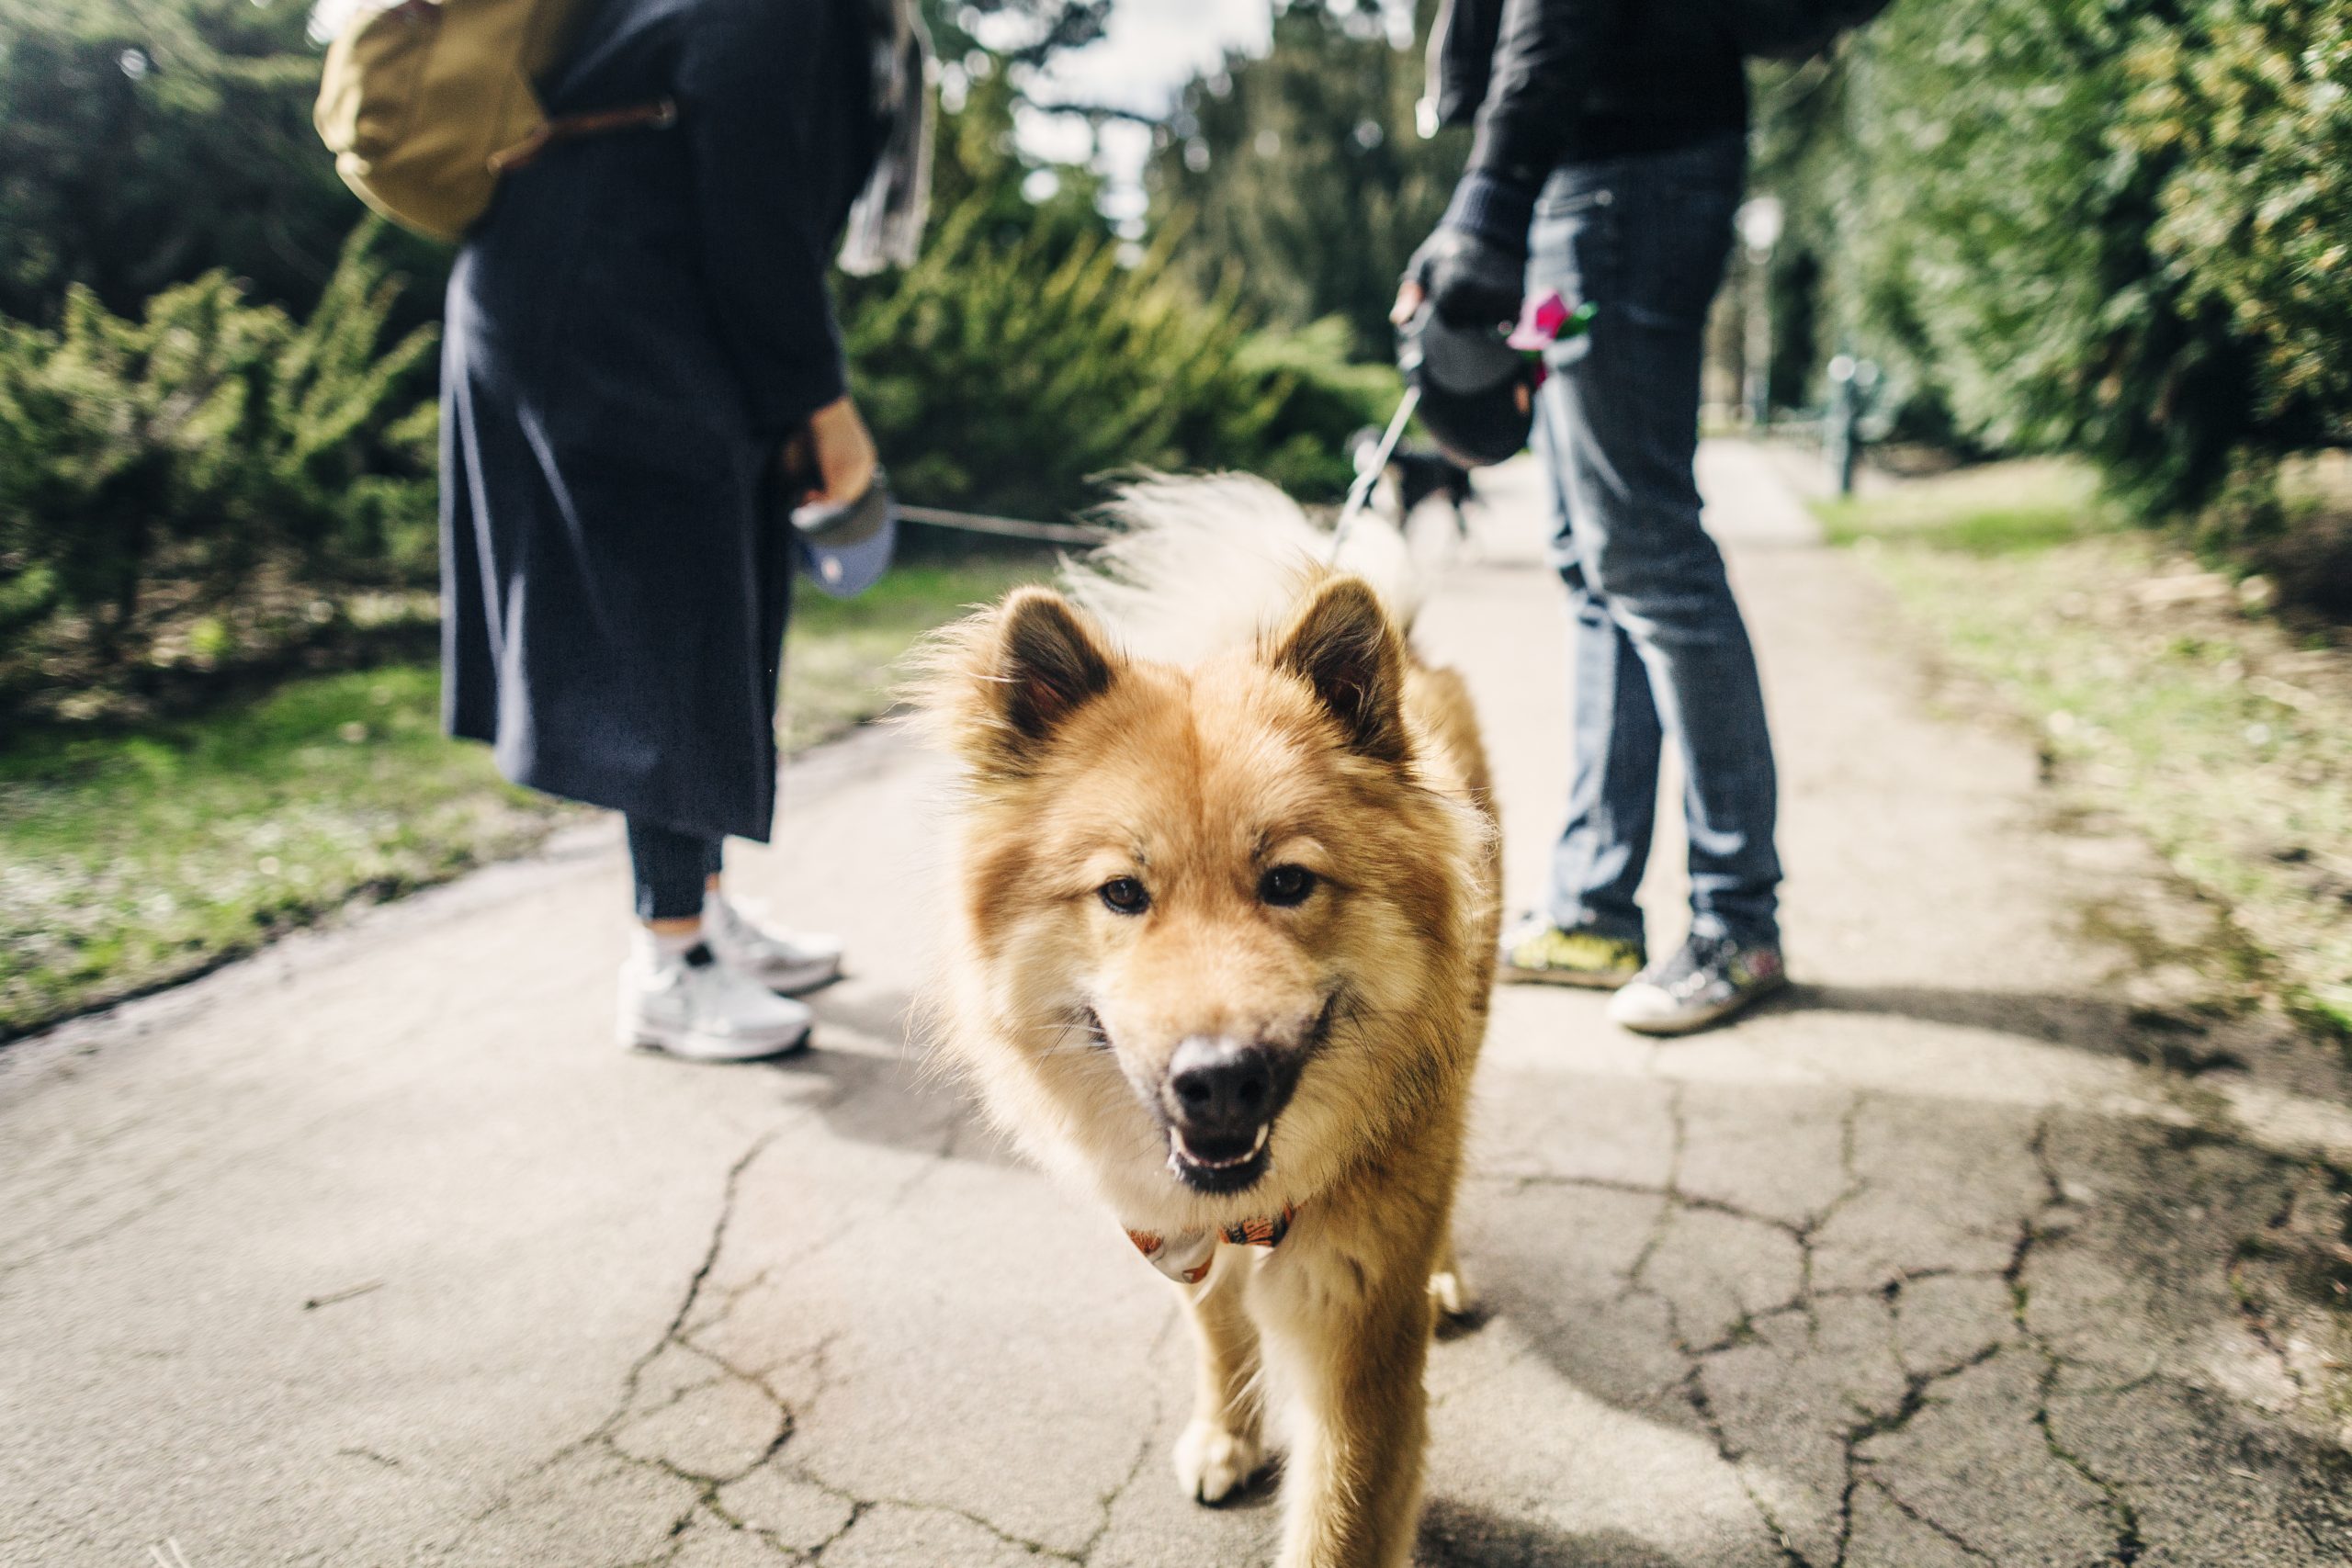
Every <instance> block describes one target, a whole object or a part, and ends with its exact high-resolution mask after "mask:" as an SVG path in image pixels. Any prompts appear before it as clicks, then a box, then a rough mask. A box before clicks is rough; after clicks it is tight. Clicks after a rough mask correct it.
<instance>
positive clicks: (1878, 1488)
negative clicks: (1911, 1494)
mask: <svg viewBox="0 0 2352 1568" xmlns="http://www.w3.org/2000/svg"><path fill="white" fill-rule="evenodd" d="M1870 1488H1871V1491H1873V1492H1875V1493H1877V1494H1878V1495H1880V1496H1882V1497H1883V1498H1885V1499H1886V1501H1887V1503H1888V1505H1889V1506H1892V1507H1893V1508H1894V1511H1895V1512H1896V1513H1898V1514H1901V1515H1902V1516H1903V1517H1905V1518H1906V1519H1909V1520H1910V1521H1911V1522H1912V1523H1914V1524H1917V1525H1918V1526H1920V1527H1922V1528H1923V1529H1927V1530H1928V1531H1929V1532H1930V1533H1932V1534H1934V1535H1937V1536H1939V1537H1941V1538H1942V1539H1943V1540H1947V1541H1950V1542H1951V1544H1952V1546H1953V1547H1955V1548H1957V1549H1958V1550H1959V1551H1961V1552H1962V1554H1963V1555H1965V1556H1968V1557H1971V1558H1973V1559H1974V1560H1975V1561H1977V1562H1990V1563H1992V1564H1993V1565H1994V1568H2000V1562H2001V1560H2000V1559H1999V1558H1997V1557H1996V1556H1994V1555H1993V1554H1992V1553H1991V1552H1989V1551H1983V1550H1982V1549H1980V1548H1978V1547H1975V1546H1972V1545H1971V1544H1969V1542H1968V1541H1966V1540H1963V1539H1962V1537H1961V1535H1960V1533H1959V1532H1958V1531H1956V1530H1954V1529H1951V1528H1950V1527H1949V1526H1946V1525H1944V1524H1943V1523H1941V1522H1940V1521H1939V1520H1936V1519H1932V1518H1930V1517H1928V1516H1927V1515H1926V1514H1925V1513H1922V1512H1921V1511H1920V1510H1919V1509H1917V1508H1915V1507H1913V1506H1911V1505H1910V1504H1909V1503H1908V1502H1906V1501H1905V1499H1904V1498H1903V1496H1902V1495H1900V1494H1899V1493H1897V1492H1896V1491H1895V1490H1894V1488H1893V1487H1892V1486H1889V1485H1888V1484H1887V1483H1886V1482H1885V1480H1884V1478H1883V1477H1881V1476H1877V1475H1873V1476H1871V1478H1870ZM1840 1556H1841V1560H1842V1556H1843V1554H1842V1553H1841V1554H1840Z"/></svg>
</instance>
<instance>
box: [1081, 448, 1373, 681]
mask: <svg viewBox="0 0 2352 1568" xmlns="http://www.w3.org/2000/svg"><path fill="white" fill-rule="evenodd" d="M1103 517H1104V519H1105V520H1106V521H1107V522H1109V523H1110V524H1111V525H1112V527H1113V529H1114V533H1113V535H1112V537H1111V541H1110V543H1108V544H1106V545H1104V546H1103V547H1101V548H1100V549H1097V550H1095V551H1094V552H1093V553H1092V554H1091V555H1088V556H1085V557H1083V558H1076V559H1065V560H1064V561H1063V563H1062V589H1063V592H1066V593H1068V594H1069V597H1070V598H1071V599H1072V600H1073V601H1075V602H1076V603H1077V604H1079V605H1080V606H1081V607H1083V608H1084V609H1086V610H1088V611H1090V612H1091V613H1092V614H1093V615H1094V616H1095V617H1096V618H1097V619H1099V620H1100V621H1102V623H1103V626H1106V627H1107V628H1109V629H1110V631H1111V632H1112V634H1113V635H1114V636H1115V637H1118V639H1119V641H1120V644H1121V646H1122V647H1123V648H1124V649H1125V651H1126V652H1128V653H1130V654H1132V655H1134V656H1136V657H1137V658H1141V659H1156V660H1164V661H1166V662H1168V663H1171V664H1191V663H1195V662H1197V661H1199V660H1201V659H1203V658H1205V657H1206V656H1207V655H1209V654H1211V653H1214V652H1216V651H1217V650H1218V649H1225V648H1230V647H1233V646H1236V645H1237V644H1240V643H1243V642H1248V641H1250V640H1252V639H1254V638H1257V637H1263V636H1264V635H1266V634H1267V633H1268V632H1269V631H1271V630H1272V629H1273V628H1274V627H1275V626H1280V625H1281V624H1282V623H1283V620H1284V619H1286V618H1287V617H1288V616H1289V615H1290V614H1291V612H1292V611H1293V610H1294V609H1295V608H1296V606H1297V604H1298V602H1299V599H1300V597H1301V596H1302V594H1303V592H1305V590H1306V586H1307V585H1308V584H1309V583H1310V582H1311V581H1313V579H1314V578H1315V577H1317V575H1319V574H1321V573H1322V572H1324V571H1327V570H1337V571H1340V572H1346V573H1350V574H1351V575H1353V576H1357V577H1361V578H1363V580H1364V581H1366V582H1368V583H1370V584H1371V585H1372V588H1373V591H1374V592H1375V593H1377V594H1379V595H1380V598H1381V602H1382V603H1383V604H1385V606H1386V607H1387V610H1388V614H1389V615H1390V616H1391V617H1392V618H1393V619H1394V620H1395V621H1396V622H1397V625H1398V626H1400V627H1404V628H1407V629H1410V627H1411V626H1412V624H1413V617H1414V615H1415V614H1416V613H1417V612H1418V611H1419V608H1420V588H1419V581H1417V577H1416V573H1415V570H1414V566H1413V562H1412V559H1411V557H1410V555H1409V553H1408V551H1407V549H1406V545H1405V537H1404V536H1403V535H1402V534H1400V533H1398V532H1397V528H1396V526H1395V525H1393V524H1391V523H1389V522H1388V520H1387V519H1386V518H1385V517H1379V516H1376V515H1374V514H1372V513H1364V514H1363V515H1361V516H1359V517H1358V518H1357V519H1356V521H1355V522H1354V523H1353V524H1352V525H1351V526H1350V528H1349V530H1348V533H1347V536H1346V537H1345V538H1344V539H1343V540H1342V541H1341V547H1340V558H1339V559H1338V560H1336V561H1333V560H1331V559H1330V547H1331V536H1330V535H1329V533H1327V532H1325V531H1324V530H1323V529H1321V528H1318V527H1317V526H1316V525H1315V524H1314V522H1313V521H1312V520H1311V519H1309V518H1308V516H1307V515H1306V513H1305V512H1304V511H1302V510H1301V509H1300V507H1299V505H1298V503H1297V502H1295V501H1293V500H1291V498H1290V497H1289V496H1287V495H1284V494H1283V492H1282V491H1280V490H1277V489H1276V488H1275V487H1274V486H1272V485H1271V484H1268V483H1267V482H1266V481H1265V480H1264V479H1257V478H1254V477H1252V476H1250V475H1248V474H1214V475H1209V476H1206V477H1204V478H1178V477H1175V476H1157V477H1154V478H1151V479H1141V480H1138V481H1136V482H1135V483H1133V484H1130V485H1127V486H1125V488H1124V489H1122V490H1121V491H1119V492H1118V495H1117V497H1116V498H1115V499H1114V501H1113V502H1111V504H1110V505H1109V506H1107V507H1105V508H1104V509H1103Z"/></svg>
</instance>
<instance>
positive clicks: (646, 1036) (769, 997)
mask: <svg viewBox="0 0 2352 1568" xmlns="http://www.w3.org/2000/svg"><path fill="white" fill-rule="evenodd" d="M814 1021H815V1015H814V1014H812V1013H811V1012H810V1011H809V1010H808V1008H806V1007H805V1006H803V1005H802V1004H800V1003H798V1002H796V1001H793V1000H791V999H790V998H785V997H779V996H775V995H774V994H773V993H771V992H770V991H769V990H768V989H767V988H766V987H763V986H762V985H760V984H759V982H757V981H756V980H752V979H751V978H749V977H748V976H742V975H739V974H737V973H736V972H735V971H734V970H732V969H729V967H728V966H727V965H726V964H721V963H720V962H718V958H717V957H716V956H715V955H714V954H713V953H711V951H710V949H709V948H708V947H707V946H705V945H703V944H700V943H697V944H696V945H695V947H694V948H693V949H691V950H690V951H688V952H686V953H681V954H679V955H677V956H675V957H661V956H658V955H656V954H655V953H652V952H651V951H650V949H649V948H648V947H647V946H646V945H645V944H644V943H642V942H640V943H639V946H638V950H637V951H636V952H635V953H631V954H629V957H628V962H627V963H625V964H622V965H621V1019H620V1041H621V1043H622V1044H624V1045H634V1046H644V1047H649V1048H651V1049H654V1050H660V1051H667V1052H668V1053H669V1054H670V1055H673V1056H684V1057H687V1058H689V1059H691V1060H694V1061H697V1062H755V1061H758V1060H759V1059H760V1058H761V1057H763V1056H776V1055H783V1054H784V1053H785V1052H786V1051H795V1050H797V1049H799V1048H800V1047H801V1046H803V1045H805V1044H807V1043H809V1026H810V1025H811V1024H812V1023H813V1022H814Z"/></svg>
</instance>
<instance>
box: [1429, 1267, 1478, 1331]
mask: <svg viewBox="0 0 2352 1568" xmlns="http://www.w3.org/2000/svg"><path fill="white" fill-rule="evenodd" d="M1430 1301H1432V1302H1434V1303H1437V1310H1438V1313H1439V1315H1441V1316H1442V1317H1445V1318H1448V1319H1450V1320H1453V1321H1454V1322H1457V1323H1459V1322H1463V1321H1466V1320H1468V1319H1470V1318H1475V1317H1476V1316H1477V1315H1478V1298H1477V1296H1476V1293H1475V1292H1472V1291H1471V1289H1470V1282H1469V1281H1468V1280H1464V1278H1463V1277H1462V1271H1461V1270H1460V1269H1440V1270H1438V1271H1437V1272H1436V1273H1434V1274H1432V1275H1430Z"/></svg>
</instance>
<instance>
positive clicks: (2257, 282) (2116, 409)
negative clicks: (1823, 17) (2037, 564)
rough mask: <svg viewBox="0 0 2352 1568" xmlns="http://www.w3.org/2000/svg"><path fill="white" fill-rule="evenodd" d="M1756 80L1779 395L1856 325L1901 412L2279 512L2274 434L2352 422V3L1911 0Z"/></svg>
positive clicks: (1999, 448) (2241, 538) (2332, 429)
mask: <svg viewBox="0 0 2352 1568" xmlns="http://www.w3.org/2000/svg"><path fill="white" fill-rule="evenodd" d="M1759 81H1760V85H1761V89H1762V90H1761V91H1760V93H1759V104H1760V111H1761V112H1760V115H1759V126H1758V143H1757V148H1758V162H1757V172H1756V183H1757V184H1758V186H1759V187H1762V188H1770V189H1771V190H1774V191H1775V192H1777V193H1778V194H1780V195H1781V197H1782V198H1783V199H1784V201H1786V203H1787V204H1788V209H1789V233H1788V238H1787V239H1786V240H1785V241H1784V242H1783V243H1782V244H1781V246H1780V247H1779V250H1778V253H1777V254H1776V257H1775V261H1774V267H1775V273H1776V276H1775V279H1774V281H1775V284H1776V288H1775V298H1776V300H1777V301H1779V302H1780V303H1781V308H1782V310H1792V309H1793V310H1797V311H1798V312H1800V314H1801V315H1802V316H1803V317H1804V319H1805V320H1806V321H1808V322H1809V323H1810V330H1809V331H1807V332H1805V333H1783V334H1782V335H1781V338H1780V341H1779V347H1780V352H1781V363H1779V364H1777V365H1776V366H1775V367H1774V384H1775V387H1776V389H1779V390H1780V391H1781V394H1782V395H1783V396H1787V397H1791V398H1792V399H1795V400H1807V399H1815V398H1818V397H1819V396H1820V379H1819V378H1820V375H1821V372H1822V368H1823V367H1824V365H1825V363H1826V359H1827V357H1828V356H1829V355H1832V354H1836V353H1840V352H1849V353H1858V354H1861V355H1867V356H1870V357H1871V358H1873V359H1875V360H1877V361H1878V362H1879V363H1880V364H1881V365H1882V366H1883V367H1885V369H1886V370H1887V372H1888V374H1889V385H1890V389H1891V391H1892V395H1893V398H1894V403H1895V405H1896V412H1897V414H1898V419H1899V423H1900V426H1901V427H1902V428H1903V429H1905V430H1906V431H1908V432H1911V433H1915V434H1921V435H1926V436H1928V437H1931V438H1936V439H1939V440H1944V441H1947V442H1953V443H1958V444H1962V445H1965V446H1971V447H1973V448H1976V449H1979V450H1981V451H1984V452H1987V453H2002V452H2028V451H2076V452H2080V453H2084V454H2086V455H2088V456H2089V457H2092V458H2094V459H2095V460H2096V461H2097V462H2098V464H2099V466H2100V468H2101V469H2102V470H2103V472H2104V473H2105V475H2106V476H2107V479H2108V481H2109V487H2110V489H2111V490H2112V491H2113V492H2114V493H2115V494H2116V495H2117V496H2118V497H2119V498H2120V500H2122V501H2123V502H2125V503H2126V504H2127V506H2128V507H2129V508H2130V509H2131V511H2132V512H2133V513H2136V514H2137V515H2139V516H2140V517H2142V518H2143V519H2145V520H2148V521H2153V522H2171V521H2177V520H2180V519H2184V518H2188V519H2198V520H2200V521H2201V522H2202V524H2203V525H2204V526H2205V528H2206V530H2207V536H2208V542H2209V543H2211V544H2213V545H2215V546H2216V547H2247V548H2259V547H2261V546H2262V545H2263V544H2264V543H2265V542H2266V541H2267V540H2269V539H2274V538H2276V537H2277V536H2278V535H2279V534H2280V533H2281V532H2282V531H2284V530H2285V529H2287V528H2288V527H2289V526H2290V525H2291V521H2292V520H2291V519H2290V517H2289V516H2288V515H2287V513H2286V511H2285V509H2283V508H2282V507H2281V506H2280V505H2279V504H2278V502H2277V499H2276V488H2275V483H2274V482H2273V481H2274V480H2275V474H2276V468H2277V465H2278V461H2279V459H2280V458H2281V457H2286V456H2288V455H2290V454H2295V453H2300V452H2304V451H2308V450H2310V449H2312V448H2315V447H2321V446H2341V445H2343V444H2344V443H2345V442H2346V440H2347V437H2352V368H2348V367H2352V356H2347V355H2346V340H2347V336H2352V265H2347V263H2352V102H2347V90H2352V7H2346V6H2342V5H2340V4H2335V3H2331V0H2168V3H2163V4H2158V3H2153V0H1948V3H1946V4H1941V5H1928V4H1925V3H1923V0H1906V3H1905V4H1901V5H1897V6H1894V7H1893V8H1892V9H1891V10H1890V11H1889V12H1888V13H1887V14H1886V15H1885V16H1884V17H1883V18H1882V19H1881V20H1880V21H1879V22H1878V23H1876V24H1875V25H1873V26H1872V27H1871V28H1868V29H1867V30H1865V31H1863V32H1861V33H1860V34H1857V35H1855V36H1854V37H1853V38H1851V39H1849V40H1848V42H1847V44H1846V45H1845V47H1844V48H1843V49H1842V50H1841V51H1840V52H1839V53H1838V57H1837V58H1836V59H1835V60H1834V61H1831V62H1814V63H1811V64H1808V65H1805V66H1803V67H1800V68H1796V69H1793V70H1780V71H1775V72H1766V73H1759Z"/></svg>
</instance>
